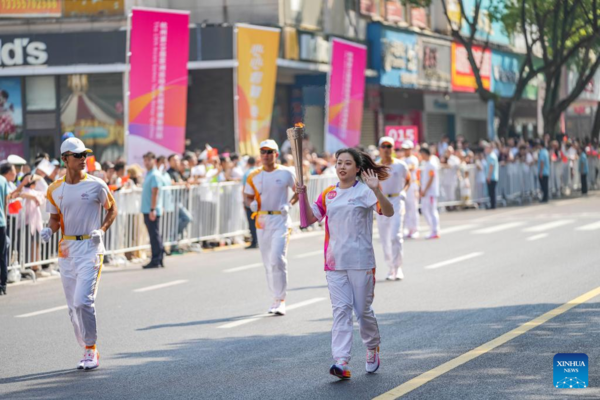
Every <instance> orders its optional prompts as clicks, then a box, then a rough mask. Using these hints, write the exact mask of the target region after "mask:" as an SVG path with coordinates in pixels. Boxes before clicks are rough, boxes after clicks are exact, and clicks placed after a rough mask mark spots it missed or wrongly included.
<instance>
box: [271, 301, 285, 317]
mask: <svg viewBox="0 0 600 400" xmlns="http://www.w3.org/2000/svg"><path fill="white" fill-rule="evenodd" d="M273 313H274V314H275V315H285V300H282V301H280V302H279V304H278V305H277V307H276V308H275V309H274V310H273Z"/></svg>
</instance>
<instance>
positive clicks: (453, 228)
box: [440, 224, 479, 235]
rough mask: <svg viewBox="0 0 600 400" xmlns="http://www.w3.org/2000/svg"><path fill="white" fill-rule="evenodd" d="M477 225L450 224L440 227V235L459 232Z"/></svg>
mask: <svg viewBox="0 0 600 400" xmlns="http://www.w3.org/2000/svg"><path fill="white" fill-rule="evenodd" d="M478 226H479V225H471V224H468V225H458V226H451V227H450V228H442V229H441V230H440V234H442V235H447V234H448V233H454V232H461V231H467V230H469V229H473V228H477V227H478Z"/></svg>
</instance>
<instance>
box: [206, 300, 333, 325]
mask: <svg viewBox="0 0 600 400" xmlns="http://www.w3.org/2000/svg"><path fill="white" fill-rule="evenodd" d="M323 300H326V298H325V297H315V298H314V299H310V300H306V301H301V302H300V303H296V304H292V305H291V306H288V307H286V311H290V310H295V309H297V308H300V307H305V306H309V305H311V304H314V303H318V302H320V301H323ZM271 316H273V314H258V315H254V316H252V317H248V318H244V319H240V320H239V321H234V322H230V323H228V324H225V325H221V326H218V327H217V328H220V329H229V328H236V327H238V326H241V325H246V324H249V323H250V322H254V321H258V320H259V319H262V318H267V317H271Z"/></svg>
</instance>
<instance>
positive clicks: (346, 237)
mask: <svg viewBox="0 0 600 400" xmlns="http://www.w3.org/2000/svg"><path fill="white" fill-rule="evenodd" d="M336 160H337V161H336V172H337V176H338V179H339V182H338V183H337V184H336V185H334V186H330V187H328V188H327V189H325V191H323V192H322V193H321V194H320V195H319V197H318V198H317V200H316V201H315V203H314V204H312V206H311V205H310V204H309V203H308V200H306V202H307V204H306V205H307V206H306V210H307V217H308V221H309V224H313V223H315V222H317V221H321V220H323V219H325V273H326V276H327V286H328V288H329V295H330V298H331V305H332V308H333V327H332V330H331V350H332V356H333V359H334V360H335V363H334V364H333V365H332V366H331V368H330V369H329V373H330V374H331V375H333V376H336V377H338V378H340V379H350V377H351V373H350V369H349V367H348V363H349V362H350V358H351V349H352V330H353V329H352V328H353V322H352V310H353V309H354V314H355V315H356V319H357V320H358V324H359V327H360V335H361V338H362V341H363V343H364V344H365V346H366V347H367V362H366V370H367V372H368V373H374V372H375V371H377V369H378V368H379V364H380V361H379V344H380V336H379V327H378V326H377V319H376V318H375V313H374V311H373V309H372V308H371V304H372V303H373V298H374V289H375V268H376V265H375V253H374V251H373V211H374V210H377V211H378V213H382V214H383V215H385V216H386V217H388V218H389V217H392V216H393V215H394V206H393V205H392V203H390V201H389V200H388V198H387V197H386V196H385V195H384V194H383V192H382V191H381V189H380V185H379V183H380V182H379V181H380V180H385V179H387V178H388V170H389V168H388V167H386V166H383V165H378V164H376V163H375V162H374V161H373V159H372V158H371V157H370V156H369V155H368V154H367V153H364V152H360V151H358V150H356V149H353V148H347V149H341V150H338V151H337V153H336ZM296 191H297V193H302V192H306V187H305V186H302V187H298V188H297V189H296Z"/></svg>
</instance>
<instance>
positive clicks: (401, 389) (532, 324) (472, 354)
mask: <svg viewBox="0 0 600 400" xmlns="http://www.w3.org/2000/svg"><path fill="white" fill-rule="evenodd" d="M598 295H600V287H598V288H596V289H594V290H591V291H589V292H587V293H585V294H583V295H581V296H579V297H577V298H576V299H573V300H571V301H569V302H568V303H565V304H563V305H562V306H560V307H556V308H555V309H554V310H551V311H548V312H547V313H545V314H543V315H540V316H539V317H537V318H534V319H532V320H531V321H529V322H526V323H524V324H523V325H521V326H519V327H518V328H515V329H513V330H512V331H510V332H507V333H505V334H504V335H502V336H499V337H497V338H496V339H493V340H490V341H489V342H487V343H484V344H482V345H481V346H479V347H477V348H475V349H473V350H471V351H469V352H467V353H464V354H462V355H460V356H458V357H456V358H454V359H452V360H450V361H448V362H446V363H444V364H442V365H440V366H437V367H435V368H434V369H432V370H429V371H427V372H425V373H423V374H421V375H419V376H417V377H416V378H413V379H411V380H410V381H408V382H405V383H403V384H402V385H400V386H398V387H396V388H394V389H392V390H390V391H389V392H386V393H383V394H382V395H380V396H377V397H375V398H374V399H373V400H389V399H397V398H398V397H401V396H404V395H405V394H407V393H410V392H412V391H413V390H415V389H417V388H419V387H421V386H423V385H425V384H426V383H428V382H430V381H432V380H434V379H435V378H438V377H439V376H441V375H443V374H445V373H446V372H449V371H452V370H453V369H455V368H457V367H459V366H461V365H463V364H465V363H467V362H469V361H471V360H473V359H475V358H477V357H479V356H481V355H484V354H486V353H488V352H490V351H492V350H494V349H495V348H496V347H499V346H502V345H503V344H505V343H507V342H509V341H511V340H513V339H514V338H517V337H519V336H521V335H522V334H524V333H527V332H529V331H530V330H532V329H533V328H537V327H538V326H540V325H542V324H544V323H546V322H548V321H550V320H551V319H552V318H554V317H557V316H559V315H561V314H564V313H566V312H567V311H569V310H570V309H572V308H573V307H576V306H578V305H580V304H582V303H585V302H586V301H588V300H591V299H593V298H594V297H596V296H598Z"/></svg>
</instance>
